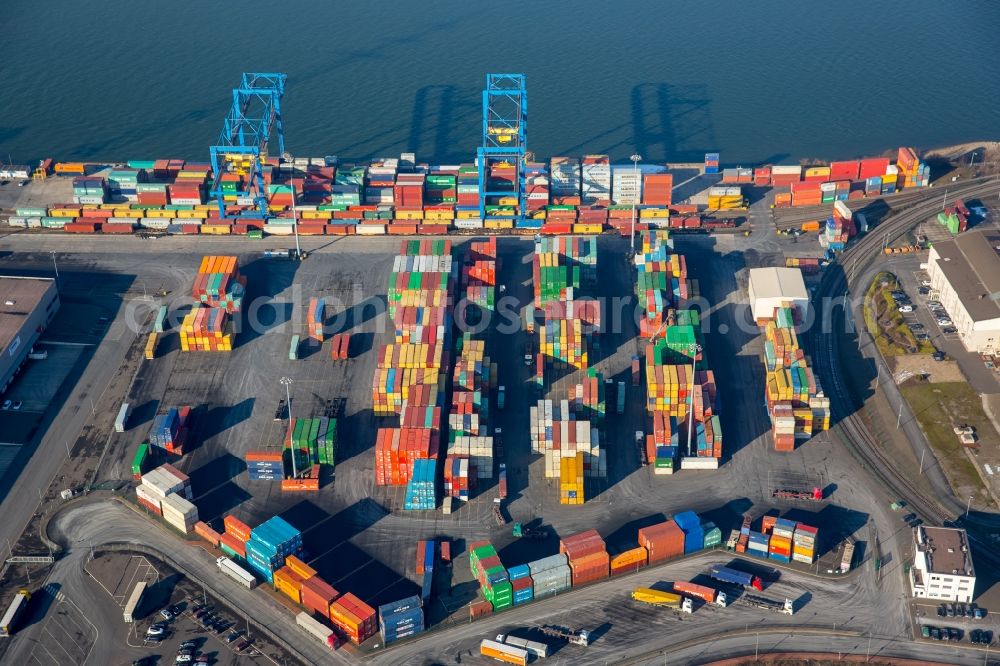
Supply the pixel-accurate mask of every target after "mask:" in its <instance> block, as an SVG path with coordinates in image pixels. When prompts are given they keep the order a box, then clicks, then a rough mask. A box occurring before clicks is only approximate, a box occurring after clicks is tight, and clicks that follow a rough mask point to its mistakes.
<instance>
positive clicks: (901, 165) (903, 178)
mask: <svg viewBox="0 0 1000 666" xmlns="http://www.w3.org/2000/svg"><path fill="white" fill-rule="evenodd" d="M896 168H897V169H898V170H899V185H898V187H901V188H903V189H909V188H913V187H927V186H928V185H929V184H930V167H928V166H927V165H926V164H923V163H922V162H921V161H920V158H918V157H917V151H916V150H914V149H913V148H907V147H905V146H904V147H901V148H900V149H899V153H898V155H897V157H896Z"/></svg>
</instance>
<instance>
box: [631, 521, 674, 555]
mask: <svg viewBox="0 0 1000 666" xmlns="http://www.w3.org/2000/svg"><path fill="white" fill-rule="evenodd" d="M639 545H640V546H642V547H643V548H645V549H646V552H648V553H649V563H650V564H653V563H655V562H662V561H664V560H669V559H672V558H675V557H680V556H681V555H683V554H684V531H683V530H681V528H680V527H678V525H677V523H675V522H674V521H672V520H668V521H666V522H662V523H656V524H655V525H650V526H649V527H643V528H642V529H640V530H639Z"/></svg>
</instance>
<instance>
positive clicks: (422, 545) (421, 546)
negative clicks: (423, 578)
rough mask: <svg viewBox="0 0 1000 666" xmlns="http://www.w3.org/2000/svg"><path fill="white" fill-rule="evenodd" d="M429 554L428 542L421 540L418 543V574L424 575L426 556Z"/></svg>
mask: <svg viewBox="0 0 1000 666" xmlns="http://www.w3.org/2000/svg"><path fill="white" fill-rule="evenodd" d="M426 554H427V542H426V541H424V540H420V541H418V542H417V573H418V574H421V575H423V573H424V556H425V555H426Z"/></svg>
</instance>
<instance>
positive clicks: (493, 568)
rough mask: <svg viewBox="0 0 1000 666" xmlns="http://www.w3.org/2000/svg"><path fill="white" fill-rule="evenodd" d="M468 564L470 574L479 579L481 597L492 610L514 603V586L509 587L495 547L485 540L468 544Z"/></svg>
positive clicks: (505, 571) (507, 606) (505, 572)
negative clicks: (487, 602)
mask: <svg viewBox="0 0 1000 666" xmlns="http://www.w3.org/2000/svg"><path fill="white" fill-rule="evenodd" d="M469 566H470V568H471V570H472V575H473V576H475V577H476V580H478V581H479V585H480V588H481V589H482V592H483V597H485V598H486V600H487V601H489V602H490V604H491V605H492V606H493V610H494V611H500V610H503V609H505V608H510V607H511V606H512V605H513V603H514V588H513V587H511V583H510V578H509V577H508V576H507V570H506V569H504V567H503V565H502V564H501V563H500V558H499V557H498V556H497V551H496V549H495V548H494V547H493V546H492V545H490V544H489V543H487V542H485V541H478V542H475V543H472V544H470V545H469Z"/></svg>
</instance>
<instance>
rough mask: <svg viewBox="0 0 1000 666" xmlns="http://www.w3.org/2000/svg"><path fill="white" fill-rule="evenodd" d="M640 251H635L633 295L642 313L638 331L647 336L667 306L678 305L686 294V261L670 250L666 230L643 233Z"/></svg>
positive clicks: (668, 307)
mask: <svg viewBox="0 0 1000 666" xmlns="http://www.w3.org/2000/svg"><path fill="white" fill-rule="evenodd" d="M640 242H641V251H640V252H638V253H636V256H635V260H634V261H635V266H636V275H637V278H636V296H637V297H638V300H639V305H640V307H642V309H643V312H644V316H643V318H642V319H641V320H640V321H639V334H640V335H641V336H642V337H645V338H648V337H650V336H651V335H652V334H653V333H656V332H657V331H658V330H660V327H661V326H662V325H663V322H664V321H665V317H666V316H667V313H668V311H669V309H671V308H680V307H682V306H683V305H684V303H685V302H686V301H687V299H688V297H689V292H688V280H687V263H686V261H685V259H684V257H683V256H682V255H679V254H674V253H673V249H674V246H673V241H672V240H671V239H670V232H669V231H667V230H653V231H647V232H643V234H642V236H641V238H640Z"/></svg>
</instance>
